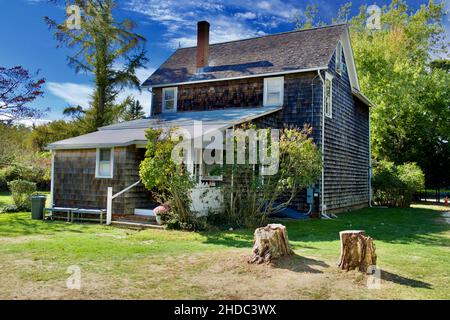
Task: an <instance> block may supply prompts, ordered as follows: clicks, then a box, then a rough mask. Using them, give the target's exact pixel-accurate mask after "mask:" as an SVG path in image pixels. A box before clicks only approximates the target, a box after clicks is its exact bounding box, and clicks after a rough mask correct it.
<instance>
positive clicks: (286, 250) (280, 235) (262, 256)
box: [248, 224, 294, 264]
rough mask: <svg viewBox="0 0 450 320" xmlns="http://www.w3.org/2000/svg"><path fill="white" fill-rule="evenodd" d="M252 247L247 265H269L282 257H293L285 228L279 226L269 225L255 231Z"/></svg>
mask: <svg viewBox="0 0 450 320" xmlns="http://www.w3.org/2000/svg"><path fill="white" fill-rule="evenodd" d="M253 242H254V246H253V251H252V256H251V257H250V259H249V260H248V262H249V263H252V264H254V263H256V264H261V263H269V262H271V261H272V260H273V259H277V258H280V257H282V256H289V255H293V254H294V251H292V249H291V246H290V245H289V240H288V235H287V231H286V227H285V226H283V225H281V224H269V225H268V226H267V227H264V228H259V229H256V231H255V235H254V240H253Z"/></svg>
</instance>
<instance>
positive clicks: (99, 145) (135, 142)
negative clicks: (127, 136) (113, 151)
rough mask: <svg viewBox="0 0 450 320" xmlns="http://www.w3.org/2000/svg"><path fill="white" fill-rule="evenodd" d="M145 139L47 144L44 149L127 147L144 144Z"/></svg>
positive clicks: (145, 142)
mask: <svg viewBox="0 0 450 320" xmlns="http://www.w3.org/2000/svg"><path fill="white" fill-rule="evenodd" d="M146 144H147V140H133V141H129V142H126V143H96V144H94V143H82V144H81V143H80V144H71V145H51V144H50V145H48V146H47V147H46V148H45V150H49V151H57V150H86V149H97V148H114V147H116V148H117V147H129V146H132V145H138V146H140V145H146Z"/></svg>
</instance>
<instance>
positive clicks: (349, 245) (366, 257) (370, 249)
mask: <svg viewBox="0 0 450 320" xmlns="http://www.w3.org/2000/svg"><path fill="white" fill-rule="evenodd" d="M339 237H340V238H341V258H340V261H339V263H338V266H339V267H340V268H341V269H343V270H347V271H348V270H355V269H357V270H358V271H361V272H366V271H367V268H368V267H369V266H372V265H373V266H375V265H376V264H377V255H376V253H375V244H374V243H373V239H372V238H371V237H369V236H366V234H365V232H364V231H359V230H350V231H342V232H339Z"/></svg>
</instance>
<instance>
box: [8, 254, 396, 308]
mask: <svg viewBox="0 0 450 320" xmlns="http://www.w3.org/2000/svg"><path fill="white" fill-rule="evenodd" d="M249 254H250V249H232V250H224V251H209V252H202V253H198V254H183V255H168V256H165V257H163V258H161V257H158V258H157V257H155V256H144V257H143V258H139V259H134V260H133V259H130V260H126V261H125V260H123V261H120V262H117V264H115V265H110V264H107V265H104V266H103V265H101V264H99V265H97V264H95V265H91V264H89V263H87V264H86V263H85V264H84V265H82V266H81V268H82V274H81V285H82V286H81V290H69V289H67V287H66V281H67V278H68V277H69V276H70V275H69V274H66V269H65V268H66V267H67V266H62V265H59V266H58V265H55V264H53V262H48V261H47V262H43V261H34V260H33V259H32V258H31V257H27V256H23V257H21V259H20V260H17V259H16V260H13V261H14V263H11V262H12V261H11V259H9V258H12V257H6V256H4V257H5V258H6V260H9V262H7V261H5V260H4V261H3V263H2V262H0V268H1V269H2V270H4V272H2V273H1V274H0V298H3V299H238V300H241V299H273V300H278V299H354V298H355V297H358V299H376V298H383V295H384V294H386V292H389V290H390V289H391V288H392V285H391V283H390V282H388V281H386V282H385V283H383V289H382V290H369V289H368V288H367V286H366V283H367V277H366V275H364V274H361V273H359V272H344V271H341V270H339V269H338V268H337V267H336V266H335V265H334V263H333V262H330V261H321V260H319V259H314V258H311V257H304V256H298V255H297V256H293V257H289V258H284V259H280V260H278V261H275V262H274V263H272V264H267V265H266V264H263V265H250V264H248V263H247V259H248V257H249Z"/></svg>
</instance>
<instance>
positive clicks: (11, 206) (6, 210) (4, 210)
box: [0, 204, 20, 213]
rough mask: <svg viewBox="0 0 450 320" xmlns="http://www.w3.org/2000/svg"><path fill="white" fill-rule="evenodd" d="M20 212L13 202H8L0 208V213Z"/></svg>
mask: <svg viewBox="0 0 450 320" xmlns="http://www.w3.org/2000/svg"><path fill="white" fill-rule="evenodd" d="M14 212H20V210H19V208H17V206H16V205H15V204H8V205H6V206H4V207H3V208H1V209H0V213H14Z"/></svg>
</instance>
